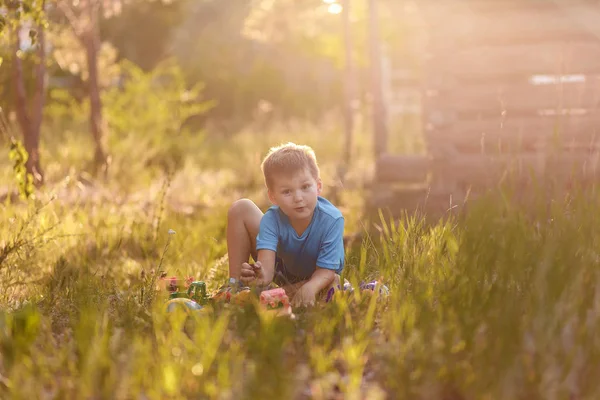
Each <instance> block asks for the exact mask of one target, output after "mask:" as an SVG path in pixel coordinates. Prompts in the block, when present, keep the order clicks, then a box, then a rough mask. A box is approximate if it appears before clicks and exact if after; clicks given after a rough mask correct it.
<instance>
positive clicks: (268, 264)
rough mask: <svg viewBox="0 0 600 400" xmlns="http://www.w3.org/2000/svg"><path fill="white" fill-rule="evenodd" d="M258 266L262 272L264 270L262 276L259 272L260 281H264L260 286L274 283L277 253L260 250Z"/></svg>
mask: <svg viewBox="0 0 600 400" xmlns="http://www.w3.org/2000/svg"><path fill="white" fill-rule="evenodd" d="M256 264H259V265H258V266H259V267H260V270H262V276H261V274H260V271H257V278H258V280H260V281H262V282H261V283H258V284H259V285H268V284H269V283H271V282H272V281H273V278H274V277H275V252H274V251H273V250H266V249H264V250H259V251H258V260H256Z"/></svg>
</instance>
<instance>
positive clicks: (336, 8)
mask: <svg viewBox="0 0 600 400" xmlns="http://www.w3.org/2000/svg"><path fill="white" fill-rule="evenodd" d="M343 9H344V8H343V7H342V5H341V4H337V3H333V4H331V5H330V6H329V13H330V14H340V13H341V12H342V10H343Z"/></svg>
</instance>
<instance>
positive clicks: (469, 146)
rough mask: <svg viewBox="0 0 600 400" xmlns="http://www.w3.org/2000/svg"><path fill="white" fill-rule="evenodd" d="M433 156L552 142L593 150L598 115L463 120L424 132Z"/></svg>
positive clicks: (598, 138) (599, 143)
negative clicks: (571, 117)
mask: <svg viewBox="0 0 600 400" xmlns="http://www.w3.org/2000/svg"><path fill="white" fill-rule="evenodd" d="M425 135H426V139H427V142H428V144H429V148H430V151H431V153H432V154H433V155H438V156H444V155H446V156H447V155H448V154H452V153H453V154H464V153H467V154H469V153H471V154H478V153H479V154H497V153H512V152H523V151H524V152H527V151H538V150H541V149H543V148H545V147H551V146H553V145H556V146H558V147H559V148H560V149H576V148H579V149H584V150H593V149H597V148H599V147H600V121H599V119H598V118H589V119H585V118H579V119H577V118H574V119H571V120H564V121H561V120H560V119H558V120H555V121H554V123H553V122H552V121H551V120H550V119H548V118H538V119H523V120H513V119H510V118H509V119H507V120H505V121H504V123H502V122H498V121H492V120H488V121H465V122H464V123H457V124H455V125H454V126H452V127H450V128H446V129H434V130H431V131H428V132H426V134H425Z"/></svg>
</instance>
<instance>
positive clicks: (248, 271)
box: [240, 261, 266, 286]
mask: <svg viewBox="0 0 600 400" xmlns="http://www.w3.org/2000/svg"><path fill="white" fill-rule="evenodd" d="M240 280H241V281H242V282H244V283H245V284H247V285H257V286H263V285H265V284H266V279H265V271H264V269H263V268H262V264H261V262H260V261H257V262H256V263H254V264H248V263H243V264H242V271H241V277H240Z"/></svg>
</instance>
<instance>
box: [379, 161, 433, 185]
mask: <svg viewBox="0 0 600 400" xmlns="http://www.w3.org/2000/svg"><path fill="white" fill-rule="evenodd" d="M429 166H430V159H429V157H427V156H418V155H415V156H413V155H390V154H384V155H382V156H380V157H379V158H378V159H377V161H376V163H375V180H376V182H379V183H382V182H406V183H411V182H424V181H426V180H427V175H428V173H429Z"/></svg>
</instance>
